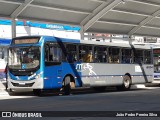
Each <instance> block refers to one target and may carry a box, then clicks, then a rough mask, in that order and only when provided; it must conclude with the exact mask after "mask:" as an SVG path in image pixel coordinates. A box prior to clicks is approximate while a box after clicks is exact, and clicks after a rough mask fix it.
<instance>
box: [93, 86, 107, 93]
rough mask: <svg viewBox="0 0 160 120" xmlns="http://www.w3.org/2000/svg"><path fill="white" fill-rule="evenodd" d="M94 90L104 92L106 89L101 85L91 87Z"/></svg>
mask: <svg viewBox="0 0 160 120" xmlns="http://www.w3.org/2000/svg"><path fill="white" fill-rule="evenodd" d="M93 89H94V90H95V91H97V92H104V91H105V89H106V86H102V87H94V88H93Z"/></svg>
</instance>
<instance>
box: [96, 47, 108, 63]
mask: <svg viewBox="0 0 160 120" xmlns="http://www.w3.org/2000/svg"><path fill="white" fill-rule="evenodd" d="M94 62H107V48H106V47H103V46H96V47H95V48H94Z"/></svg>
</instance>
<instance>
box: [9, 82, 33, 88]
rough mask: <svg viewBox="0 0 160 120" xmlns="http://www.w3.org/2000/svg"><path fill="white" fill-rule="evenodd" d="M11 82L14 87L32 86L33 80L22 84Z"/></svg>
mask: <svg viewBox="0 0 160 120" xmlns="http://www.w3.org/2000/svg"><path fill="white" fill-rule="evenodd" d="M11 83H12V85H13V86H15V87H32V86H33V84H34V83H35V82H33V83H25V84H24V85H21V84H19V83H13V82H11Z"/></svg>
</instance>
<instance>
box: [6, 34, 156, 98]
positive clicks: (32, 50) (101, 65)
mask: <svg viewBox="0 0 160 120" xmlns="http://www.w3.org/2000/svg"><path fill="white" fill-rule="evenodd" d="M153 69H154V68H153V61H152V49H151V48H150V47H148V46H139V45H129V44H120V43H111V42H98V41H86V40H76V39H68V38H67V39H65V38H58V37H52V36H24V37H17V38H14V39H13V40H12V43H11V45H10V48H9V59H8V82H7V83H8V90H10V91H12V92H14V91H19V90H20V91H21V90H33V92H34V94H35V95H40V94H41V91H42V90H48V89H59V90H63V91H64V94H66V95H68V94H70V92H71V89H72V88H76V87H93V88H94V89H95V90H101V91H102V90H105V88H106V86H116V87H117V88H118V89H119V90H129V89H130V86H131V85H132V84H138V83H149V82H152V81H153Z"/></svg>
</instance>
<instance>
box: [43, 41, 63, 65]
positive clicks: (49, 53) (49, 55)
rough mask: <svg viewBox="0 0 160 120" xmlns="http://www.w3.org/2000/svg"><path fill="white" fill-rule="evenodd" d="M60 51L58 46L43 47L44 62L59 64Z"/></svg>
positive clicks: (48, 45)
mask: <svg viewBox="0 0 160 120" xmlns="http://www.w3.org/2000/svg"><path fill="white" fill-rule="evenodd" d="M61 61H62V51H61V48H60V47H59V46H58V44H56V43H54V44H51V45H50V44H46V45H45V62H61Z"/></svg>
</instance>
